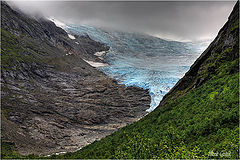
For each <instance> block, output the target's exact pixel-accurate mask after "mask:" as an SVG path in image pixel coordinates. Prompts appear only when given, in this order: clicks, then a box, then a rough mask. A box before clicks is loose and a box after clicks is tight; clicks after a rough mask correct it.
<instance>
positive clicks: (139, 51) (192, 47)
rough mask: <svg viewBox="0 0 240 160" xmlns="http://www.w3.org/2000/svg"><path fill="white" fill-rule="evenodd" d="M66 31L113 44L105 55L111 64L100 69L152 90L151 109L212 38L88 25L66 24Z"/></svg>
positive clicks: (150, 109)
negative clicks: (161, 35) (173, 36)
mask: <svg viewBox="0 0 240 160" xmlns="http://www.w3.org/2000/svg"><path fill="white" fill-rule="evenodd" d="M65 30H67V32H69V33H72V34H77V35H89V36H90V37H91V38H92V39H94V40H96V41H99V42H103V43H105V44H107V45H108V46H109V47H110V50H109V51H108V52H107V54H106V55H105V56H104V60H105V61H106V62H107V63H109V66H106V67H102V68H101V70H102V71H103V72H104V73H105V74H107V75H108V76H110V77H112V78H115V79H116V80H118V82H119V83H120V84H125V85H126V86H137V87H142V88H144V89H148V90H149V94H150V96H151V104H150V108H149V109H148V110H147V111H148V112H151V111H152V110H154V109H155V108H156V107H157V106H158V105H159V103H160V101H161V99H162V98H163V96H164V95H165V94H166V93H167V92H168V91H169V90H170V89H171V88H172V87H173V86H174V85H175V84H176V83H177V81H178V80H179V79H180V78H181V77H183V75H184V74H185V73H186V72H187V71H188V70H189V68H190V66H191V65H192V63H193V62H194V61H195V60H196V59H197V57H198V56H199V55H200V54H201V53H202V51H203V50H204V49H205V48H206V47H207V46H208V44H209V41H207V42H199V43H190V42H188V43H183V42H177V41H167V40H163V39H161V38H157V37H153V36H149V35H146V34H140V33H127V32H121V31H114V30H106V29H100V28H95V27H91V26H86V25H67V26H66V27H65Z"/></svg>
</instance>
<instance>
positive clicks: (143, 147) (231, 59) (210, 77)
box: [52, 2, 239, 159]
mask: <svg viewBox="0 0 240 160" xmlns="http://www.w3.org/2000/svg"><path fill="white" fill-rule="evenodd" d="M52 158H79V159H81V158H111V159H114V158H117V159H118V158H123V159H126V158H127V159H132V158H137V159H142V158H148V159H150V158H161V159H162V158H224V159H225V158H231V159H238V158H239V2H237V3H236V5H235V7H234V9H233V11H232V13H231V14H230V16H229V19H228V21H227V23H226V24H225V25H224V26H223V28H222V29H221V30H220V31H219V34H218V36H217V37H216V38H215V40H214V41H213V42H212V43H211V45H210V46H209V47H208V48H207V49H206V51H205V52H203V54H202V55H201V56H200V57H199V58H198V59H197V61H196V62H195V63H194V64H193V65H192V67H191V68H190V70H189V72H187V73H186V74H185V76H184V77H183V78H182V79H181V80H180V81H179V82H178V83H177V84H176V85H175V87H174V88H173V89H172V90H171V91H170V92H169V93H168V94H167V95H166V96H165V97H164V98H163V100H162V102H161V103H160V106H159V107H158V108H157V109H156V110H154V111H153V112H151V113H150V114H148V115H147V116H146V117H144V118H143V119H141V120H140V121H138V122H136V123H133V124H131V125H129V126H127V127H124V128H122V129H121V130H119V131H117V132H115V133H113V134H112V135H110V136H107V137H106V138H104V139H102V140H100V141H98V142H94V143H93V144H91V145H88V146H86V147H84V148H83V149H81V150H80V151H77V152H75V153H67V154H65V155H61V156H52Z"/></svg>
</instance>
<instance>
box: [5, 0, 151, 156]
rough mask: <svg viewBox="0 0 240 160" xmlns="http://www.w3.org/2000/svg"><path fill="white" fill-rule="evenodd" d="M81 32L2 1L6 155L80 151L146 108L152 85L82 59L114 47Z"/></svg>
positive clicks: (97, 59) (130, 121) (139, 114)
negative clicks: (131, 82)
mask: <svg viewBox="0 0 240 160" xmlns="http://www.w3.org/2000/svg"><path fill="white" fill-rule="evenodd" d="M75 37H76V39H70V38H69V37H68V33H66V32H65V31H64V30H63V29H61V28H59V27H57V26H56V25H55V24H54V23H53V22H51V21H49V20H45V19H42V18H33V17H29V16H27V15H25V14H23V13H21V12H20V11H17V10H14V9H12V8H11V7H9V5H8V4H7V3H6V2H2V1H1V126H2V132H1V133H2V134H1V139H2V141H1V144H2V145H1V146H2V152H1V153H2V158H8V157H9V158H13V157H14V156H15V158H16V156H18V154H21V155H28V154H35V155H47V154H52V153H57V152H66V151H75V150H77V149H79V148H81V147H83V146H85V145H87V144H89V143H91V142H93V141H94V140H98V139H100V138H102V137H105V136H106V135H108V134H110V133H112V132H113V131H116V130H117V129H118V128H121V127H123V126H125V125H126V124H129V123H132V122H134V121H136V120H137V119H139V118H141V117H142V116H144V115H145V114H146V112H145V110H146V109H148V107H149V103H150V96H149V95H148V92H147V91H145V90H143V89H139V88H136V87H125V86H123V85H118V84H117V82H116V81H114V80H113V79H111V78H107V77H106V75H104V74H103V73H102V72H100V71H99V70H98V69H96V68H94V67H92V66H90V65H89V64H88V63H86V62H85V61H84V60H83V58H84V59H86V60H94V61H101V60H100V59H99V58H98V57H97V56H95V55H94V53H95V52H99V51H106V50H108V49H109V47H108V46H106V45H105V44H102V43H99V42H96V41H94V40H92V39H91V38H89V37H88V36H75ZM18 158H19V157H18Z"/></svg>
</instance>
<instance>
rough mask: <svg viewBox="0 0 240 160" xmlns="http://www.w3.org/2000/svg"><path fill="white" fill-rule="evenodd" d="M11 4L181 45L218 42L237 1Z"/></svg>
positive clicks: (68, 19) (45, 14) (28, 9)
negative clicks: (184, 43)
mask: <svg viewBox="0 0 240 160" xmlns="http://www.w3.org/2000/svg"><path fill="white" fill-rule="evenodd" d="M10 3H11V4H12V5H14V6H15V7H18V8H20V9H21V10H22V11H24V12H26V13H29V14H32V15H33V14H34V15H36V14H41V15H43V16H45V17H54V18H56V19H58V20H61V21H63V22H66V23H78V24H87V25H92V26H97V27H108V28H111V29H117V30H123V31H134V32H142V33H147V34H150V35H153V36H158V37H162V38H166V39H172V40H179V41H188V40H191V41H196V40H204V39H211V38H214V37H215V36H216V35H217V33H218V31H219V29H220V28H221V27H222V26H223V25H224V23H225V22H226V21H227V18H228V16H229V14H230V12H231V11H232V8H233V6H234V4H235V2H234V1H227V2H226V1H225V2H223V1H222V2H217V1H212V2H208V1H202V2H193V1H187V2H186V1H185V2H181V1H180V2H174V1H167V2H164V1H158V2H90V1H88V2H86V1H85V2H83V1H65V2H64V1H57V2H56V1H31V2H29V1H15V2H13V1H11V2H10Z"/></svg>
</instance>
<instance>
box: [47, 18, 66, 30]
mask: <svg viewBox="0 0 240 160" xmlns="http://www.w3.org/2000/svg"><path fill="white" fill-rule="evenodd" d="M47 19H49V20H50V21H52V22H53V23H55V25H56V26H57V27H60V28H63V29H64V28H65V27H66V24H65V23H63V22H61V21H59V20H57V19H55V18H52V17H49V18H47Z"/></svg>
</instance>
